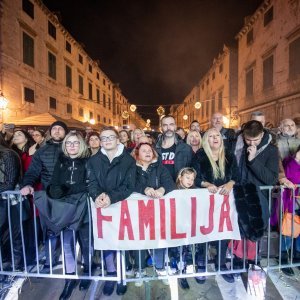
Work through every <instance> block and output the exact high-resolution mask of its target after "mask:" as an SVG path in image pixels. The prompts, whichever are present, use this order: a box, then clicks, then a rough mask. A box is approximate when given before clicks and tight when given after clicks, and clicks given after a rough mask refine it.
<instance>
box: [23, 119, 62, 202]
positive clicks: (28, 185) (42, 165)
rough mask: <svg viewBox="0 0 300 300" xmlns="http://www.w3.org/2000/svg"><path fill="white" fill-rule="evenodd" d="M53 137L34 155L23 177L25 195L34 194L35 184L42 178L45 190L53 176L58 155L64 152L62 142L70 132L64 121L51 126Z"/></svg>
mask: <svg viewBox="0 0 300 300" xmlns="http://www.w3.org/2000/svg"><path fill="white" fill-rule="evenodd" d="M49 131H50V136H51V139H50V140H49V141H47V142H46V144H45V146H43V147H42V148H40V149H39V150H38V151H37V152H36V153H35V154H34V156H33V157H32V161H31V164H30V166H29V168H28V170H27V172H26V173H25V175H24V177H23V188H22V189H21V194H22V195H23V196H26V195H29V194H33V192H34V189H33V185H34V183H36V182H37V181H39V178H41V182H42V186H43V190H46V189H47V187H48V185H49V182H50V180H51V177H52V173H53V170H54V166H55V163H56V160H57V158H58V155H59V154H60V153H61V152H62V149H61V143H62V141H63V139H64V137H65V135H66V134H67V132H68V128H67V125H66V124H65V123H64V122H61V121H56V122H54V123H52V125H51V126H50V129H49Z"/></svg>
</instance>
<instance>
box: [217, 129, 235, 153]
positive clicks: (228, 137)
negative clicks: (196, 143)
mask: <svg viewBox="0 0 300 300" xmlns="http://www.w3.org/2000/svg"><path fill="white" fill-rule="evenodd" d="M220 133H221V135H222V138H223V142H224V147H225V149H226V150H227V152H228V151H229V152H231V153H234V149H235V145H236V140H237V137H236V133H235V131H234V130H233V129H231V128H224V127H222V129H221V131H220Z"/></svg>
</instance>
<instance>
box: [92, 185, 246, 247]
mask: <svg viewBox="0 0 300 300" xmlns="http://www.w3.org/2000/svg"><path fill="white" fill-rule="evenodd" d="M91 208H92V217H93V233H94V247H95V249H97V250H138V249H152V248H167V247H174V246H181V245H189V244H195V243H203V242H209V241H215V240H223V239H234V240H240V239H241V238H240V232H239V227H238V222H237V212H236V209H235V203H234V197H233V193H231V194H230V195H229V196H222V195H219V194H214V195H213V194H210V193H209V192H208V190H207V189H191V190H175V191H173V192H171V193H169V194H167V195H165V196H163V197H162V199H154V200H153V199H149V197H146V196H144V195H141V194H132V195H131V196H130V197H129V198H128V199H126V200H123V201H120V202H118V203H115V204H113V205H110V206H109V207H107V208H102V209H101V208H98V209H96V208H95V206H94V203H93V201H92V200H91Z"/></svg>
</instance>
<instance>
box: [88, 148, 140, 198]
mask: <svg viewBox="0 0 300 300" xmlns="http://www.w3.org/2000/svg"><path fill="white" fill-rule="evenodd" d="M118 147H119V150H118V153H117V155H116V157H115V158H114V159H113V160H112V161H111V162H110V161H109V159H108V157H107V155H106V154H105V151H104V150H103V149H101V150H100V151H98V152H97V153H96V154H95V155H93V156H92V157H91V158H90V159H89V161H88V179H89V184H88V191H89V194H90V196H91V197H92V199H93V200H95V199H96V198H97V196H99V195H100V194H102V193H106V194H107V195H108V196H109V198H110V200H111V203H116V202H118V201H121V200H124V199H126V198H127V197H128V196H130V195H131V193H132V192H133V191H134V187H135V175H136V165H135V160H134V159H133V157H131V156H130V155H129V154H128V152H127V151H126V149H124V146H123V145H121V144H119V146H118Z"/></svg>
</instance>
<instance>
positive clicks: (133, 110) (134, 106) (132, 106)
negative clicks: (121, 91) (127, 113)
mask: <svg viewBox="0 0 300 300" xmlns="http://www.w3.org/2000/svg"><path fill="white" fill-rule="evenodd" d="M129 109H130V110H131V111H132V112H135V111H136V105H134V104H131V105H130V107H129Z"/></svg>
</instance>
